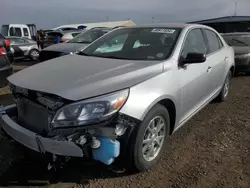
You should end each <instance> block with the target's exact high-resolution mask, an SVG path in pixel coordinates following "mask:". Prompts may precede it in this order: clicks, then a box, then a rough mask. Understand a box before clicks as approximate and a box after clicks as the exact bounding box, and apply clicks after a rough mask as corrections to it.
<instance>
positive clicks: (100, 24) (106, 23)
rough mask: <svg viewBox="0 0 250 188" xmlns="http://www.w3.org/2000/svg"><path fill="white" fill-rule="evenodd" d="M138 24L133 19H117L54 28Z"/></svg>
mask: <svg viewBox="0 0 250 188" xmlns="http://www.w3.org/2000/svg"><path fill="white" fill-rule="evenodd" d="M134 25H136V24H135V23H134V22H133V21H132V20H126V21H115V22H97V23H84V24H68V25H61V26H59V27H56V28H54V29H53V30H58V29H60V28H75V29H78V28H79V27H82V26H84V27H86V28H87V29H91V28H94V27H109V28H113V27H117V26H134Z"/></svg>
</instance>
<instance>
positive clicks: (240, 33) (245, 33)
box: [221, 32, 250, 36]
mask: <svg viewBox="0 0 250 188" xmlns="http://www.w3.org/2000/svg"><path fill="white" fill-rule="evenodd" d="M221 35H224V36H226V35H250V32H233V33H221Z"/></svg>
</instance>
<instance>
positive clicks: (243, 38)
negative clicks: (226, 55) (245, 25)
mask: <svg viewBox="0 0 250 188" xmlns="http://www.w3.org/2000/svg"><path fill="white" fill-rule="evenodd" d="M222 37H223V38H224V39H225V41H226V43H227V44H228V45H230V46H250V34H249V35H223V36H222Z"/></svg>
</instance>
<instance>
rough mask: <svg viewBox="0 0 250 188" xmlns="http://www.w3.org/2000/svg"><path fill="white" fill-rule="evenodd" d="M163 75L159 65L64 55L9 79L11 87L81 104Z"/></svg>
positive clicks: (157, 63) (155, 63) (152, 62)
mask: <svg viewBox="0 0 250 188" xmlns="http://www.w3.org/2000/svg"><path fill="white" fill-rule="evenodd" d="M160 73H162V62H158V61H132V60H118V59H109V58H97V57H87V56H80V55H66V56H63V57H59V58H56V59H52V60H49V61H45V62H42V63H39V64H36V65H33V66H31V67H28V68H26V69H23V70H22V71H19V72H17V73H15V74H13V75H11V76H10V77H8V80H9V82H10V83H12V84H14V85H16V86H19V87H22V88H26V89H30V90H35V91H41V92H46V93H50V94H55V95H58V96H61V97H63V98H65V99H69V100H74V101H76V100H81V99H85V98H89V97H93V96H98V95H102V94H106V93H109V92H113V91H117V90H121V89H124V88H129V87H131V86H133V85H135V84H137V83H140V82H142V81H144V80H147V79H149V78H152V77H154V76H156V75H158V74H160Z"/></svg>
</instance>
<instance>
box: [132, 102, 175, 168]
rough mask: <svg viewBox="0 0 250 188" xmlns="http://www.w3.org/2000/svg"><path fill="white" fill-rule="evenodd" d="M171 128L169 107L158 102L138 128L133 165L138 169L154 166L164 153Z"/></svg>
mask: <svg viewBox="0 0 250 188" xmlns="http://www.w3.org/2000/svg"><path fill="white" fill-rule="evenodd" d="M169 130H170V118H169V113H168V111H167V109H166V108H165V107H164V106H162V105H160V104H157V105H155V106H154V107H153V108H152V109H151V110H150V111H149V112H148V114H147V115H146V116H145V119H144V120H143V121H142V123H141V125H140V127H139V128H138V130H137V132H136V135H135V140H134V143H133V144H134V147H133V153H132V158H133V167H134V169H136V170H137V171H140V172H142V171H146V170H149V169H150V168H152V166H154V165H155V164H156V163H157V162H158V161H159V159H160V157H161V156H162V154H163V151H164V147H165V145H166V140H167V137H168V135H169Z"/></svg>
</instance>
